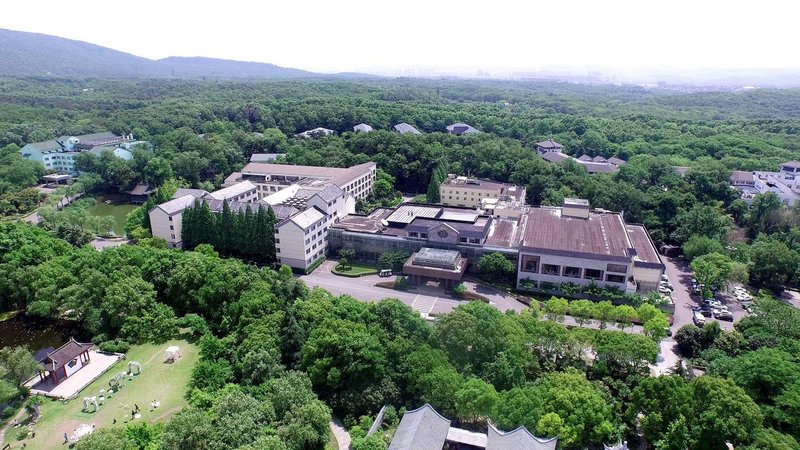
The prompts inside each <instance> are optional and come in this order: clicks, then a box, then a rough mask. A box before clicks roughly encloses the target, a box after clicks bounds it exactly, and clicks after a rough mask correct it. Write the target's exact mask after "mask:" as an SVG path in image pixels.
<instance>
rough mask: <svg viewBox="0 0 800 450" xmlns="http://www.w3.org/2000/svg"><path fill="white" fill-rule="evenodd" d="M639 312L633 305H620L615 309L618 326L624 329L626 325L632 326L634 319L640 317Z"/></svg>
mask: <svg viewBox="0 0 800 450" xmlns="http://www.w3.org/2000/svg"><path fill="white" fill-rule="evenodd" d="M638 316H639V315H638V313H637V312H636V309H635V308H634V307H633V306H630V305H619V306H617V308H616V309H615V310H614V317H615V318H616V320H617V326H619V329H620V330H624V329H625V327H628V326H631V324H633V321H634V320H636V319H637V318H638Z"/></svg>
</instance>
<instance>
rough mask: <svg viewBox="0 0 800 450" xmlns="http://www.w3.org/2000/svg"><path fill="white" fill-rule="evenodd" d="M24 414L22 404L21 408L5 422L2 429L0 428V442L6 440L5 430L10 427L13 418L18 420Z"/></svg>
mask: <svg viewBox="0 0 800 450" xmlns="http://www.w3.org/2000/svg"><path fill="white" fill-rule="evenodd" d="M24 414H25V407H24V406H23V407H22V408H20V409H19V411H17V413H16V414H15V415H14V417H12V418H10V419H8V423H7V424H6V426H4V427H3V429H2V430H0V442H5V440H6V432H7V431H8V429H9V428H11V427H12V426H13V423H14V420H20V418H21V417H22V416H23V415H24ZM12 448H14V447H12Z"/></svg>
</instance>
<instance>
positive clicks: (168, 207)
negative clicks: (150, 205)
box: [154, 195, 196, 215]
mask: <svg viewBox="0 0 800 450" xmlns="http://www.w3.org/2000/svg"><path fill="white" fill-rule="evenodd" d="M195 200H196V198H195V197H194V196H192V195H184V196H183V197H178V198H175V199H172V200H170V201H168V202H166V203H162V204H160V205H158V206H156V208H160V209H161V210H162V211H164V212H165V213H167V214H169V215H172V214H177V213H179V212H181V211H183V210H184V209H186V208H188V207H189V206H190V205H192V204H193V203H194V202H195ZM154 209H155V208H154Z"/></svg>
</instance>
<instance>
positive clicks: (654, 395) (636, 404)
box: [626, 375, 692, 450]
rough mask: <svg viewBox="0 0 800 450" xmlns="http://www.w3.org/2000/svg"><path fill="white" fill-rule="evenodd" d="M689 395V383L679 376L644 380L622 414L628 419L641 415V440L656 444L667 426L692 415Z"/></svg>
mask: <svg viewBox="0 0 800 450" xmlns="http://www.w3.org/2000/svg"><path fill="white" fill-rule="evenodd" d="M690 396H691V389H690V387H689V384H688V383H687V382H686V381H685V380H684V379H683V378H681V377H677V376H667V375H662V376H660V377H647V378H644V379H642V381H641V382H640V383H639V385H638V386H636V388H634V390H633V392H632V393H631V399H630V404H629V405H628V411H627V413H626V414H627V416H628V418H629V420H635V418H636V417H638V416H641V418H640V419H639V421H640V423H641V427H642V431H643V432H644V435H645V437H646V438H647V440H648V441H650V442H658V441H660V440H662V439H664V438H665V437H666V436H667V435H668V434H669V433H670V426H671V424H674V423H676V422H677V421H679V420H681V419H682V418H684V417H689V416H690V415H691V414H692V411H691V404H690V403H691V399H690ZM683 450H685V449H683Z"/></svg>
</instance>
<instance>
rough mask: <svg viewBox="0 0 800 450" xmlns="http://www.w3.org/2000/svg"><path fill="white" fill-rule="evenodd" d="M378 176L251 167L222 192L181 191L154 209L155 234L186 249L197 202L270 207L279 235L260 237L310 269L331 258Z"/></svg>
mask: <svg viewBox="0 0 800 450" xmlns="http://www.w3.org/2000/svg"><path fill="white" fill-rule="evenodd" d="M375 172H376V168H375V163H366V164H360V165H357V166H353V167H349V168H334V167H314V166H290V165H280V164H264V163H250V164H248V165H246V166H245V167H244V168H243V169H242V171H241V172H235V173H233V174H231V175H230V176H229V177H228V178H227V179H226V180H225V184H224V187H223V188H222V189H219V190H217V191H214V192H207V191H204V190H201V189H179V190H178V191H177V192H176V193H175V195H174V196H173V198H172V199H171V200H170V201H168V202H165V203H162V204H160V205H158V206H156V207H154V208H152V209H151V210H150V211H149V212H148V214H149V217H150V225H151V229H152V233H153V236H156V237H160V238H163V239H165V240H166V241H167V243H168V245H169V246H170V247H172V248H181V247H182V246H183V239H182V236H181V233H182V225H183V212H184V211H185V210H186V208H189V207H190V206H192V205H194V204H195V203H196V202H197V201H201V202H205V203H206V204H208V205H209V207H210V209H211V211H212V212H216V213H219V212H222V210H223V206H224V204H225V203H227V204H228V206H229V208H230V209H231V211H240V210H243V209H246V208H249V209H250V210H251V211H252V212H257V211H258V209H259V208H265V207H269V208H272V210H273V211H274V212H275V215H276V217H277V219H278V222H277V223H276V224H275V235H274V236H263V237H259V238H260V239H274V240H275V250H276V258H277V261H278V262H279V263H281V264H286V265H288V266H290V267H294V268H297V269H301V270H305V269H307V268H308V267H310V266H312V265H313V264H314V263H315V262H316V261H318V260H319V259H320V258H322V257H323V256H324V255H325V253H326V247H327V231H328V229H329V228H330V227H331V225H332V224H334V223H337V222H338V221H339V220H341V218H343V217H346V216H347V215H348V214H352V213H354V212H355V202H356V200H357V199H363V198H366V197H367V195H369V193H370V192H371V190H372V185H373V183H374V182H375Z"/></svg>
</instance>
